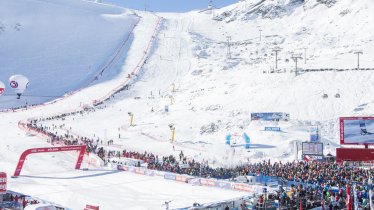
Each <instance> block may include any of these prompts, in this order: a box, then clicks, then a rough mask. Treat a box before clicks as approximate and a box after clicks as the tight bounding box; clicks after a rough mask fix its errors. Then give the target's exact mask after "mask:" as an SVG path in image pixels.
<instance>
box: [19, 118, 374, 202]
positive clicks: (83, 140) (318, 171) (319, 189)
mask: <svg viewBox="0 0 374 210" xmlns="http://www.w3.org/2000/svg"><path fill="white" fill-rule="evenodd" d="M77 113H79V112H77ZM71 114H76V113H71ZM66 116H67V115H61V116H57V117H56V116H55V117H51V118H50V119H56V118H61V119H64V117H66ZM48 119H49V118H48ZM37 122H38V121H37V120H30V121H29V122H28V123H27V124H26V126H27V128H28V129H30V130H34V131H36V132H39V133H43V134H44V135H47V136H49V138H50V141H51V143H52V144H61V145H82V144H85V145H87V152H91V153H94V154H97V155H98V156H99V157H100V158H101V159H103V160H104V162H105V163H108V162H109V161H110V160H111V158H112V157H117V158H118V159H119V160H120V159H121V158H131V159H136V160H141V161H142V162H144V163H146V165H147V168H148V169H152V170H159V171H166V172H172V173H178V174H186V175H191V176H197V177H203V178H216V179H234V178H236V177H239V176H247V175H254V176H269V177H278V178H281V179H282V180H284V181H293V182H297V183H300V184H305V185H304V186H305V187H304V188H303V187H301V189H295V190H294V192H293V191H292V188H291V194H288V195H285V192H280V193H279V194H278V196H279V197H278V198H279V200H280V203H281V204H284V205H296V203H295V202H296V200H297V198H302V199H301V200H302V202H303V205H304V204H305V206H306V207H307V206H308V205H309V206H313V205H316V202H315V201H317V200H318V203H319V204H321V201H323V204H324V205H326V207H329V208H330V209H333V208H340V207H342V206H344V205H345V201H346V195H345V194H344V191H339V192H331V187H337V188H338V189H345V186H346V185H347V184H348V185H352V183H355V184H356V185H357V188H358V189H357V192H358V193H357V199H358V200H359V201H360V203H362V204H363V205H364V206H365V205H366V206H367V203H368V202H367V201H368V194H367V192H368V190H369V189H368V186H369V185H368V183H371V182H372V181H373V178H374V170H372V169H371V170H370V169H365V168H363V167H356V166H349V165H346V164H342V163H337V162H317V161H312V162H304V161H293V162H281V161H279V162H270V160H269V161H262V162H258V163H247V164H244V165H241V166H236V167H233V168H223V167H212V166H210V165H209V164H208V162H207V161H201V162H199V161H196V160H194V159H193V158H188V157H186V156H185V155H184V154H183V152H182V151H181V153H180V154H179V157H175V156H173V155H170V156H165V157H159V156H158V155H155V154H152V153H150V152H143V153H140V152H135V151H128V150H122V151H119V150H110V149H109V147H105V146H106V145H104V144H103V142H102V140H100V139H99V138H97V139H92V138H87V137H78V136H74V135H73V134H71V133H70V132H69V129H66V132H65V133H64V134H58V133H57V132H56V131H55V130H57V129H62V128H64V126H65V125H64V124H63V125H60V126H59V127H58V126H55V125H53V126H52V127H49V126H43V125H41V124H39V125H38V123H37ZM70 129H71V128H70ZM111 144H113V141H111ZM109 145H110V144H109V142H108V146H109ZM138 166H140V164H138ZM370 179H371V180H370ZM307 185H308V187H307ZM309 185H314V186H316V187H314V188H311V187H309ZM299 200H300V199H299Z"/></svg>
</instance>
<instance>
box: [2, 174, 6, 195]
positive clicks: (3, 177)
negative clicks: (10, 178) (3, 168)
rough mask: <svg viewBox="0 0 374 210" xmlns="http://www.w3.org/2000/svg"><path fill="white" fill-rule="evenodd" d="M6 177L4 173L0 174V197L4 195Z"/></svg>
mask: <svg viewBox="0 0 374 210" xmlns="http://www.w3.org/2000/svg"><path fill="white" fill-rule="evenodd" d="M6 185H7V177H6V173H3V172H0V195H1V194H5V193H6V188H7V186H6Z"/></svg>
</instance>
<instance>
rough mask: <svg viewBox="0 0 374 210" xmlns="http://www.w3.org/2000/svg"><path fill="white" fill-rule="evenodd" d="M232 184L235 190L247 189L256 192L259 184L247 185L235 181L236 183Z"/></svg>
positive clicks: (246, 190)
mask: <svg viewBox="0 0 374 210" xmlns="http://www.w3.org/2000/svg"><path fill="white" fill-rule="evenodd" d="M231 186H232V189H234V190H239V191H245V192H249V193H256V192H257V188H258V186H257V185H247V184H243V183H235V184H232V185H231Z"/></svg>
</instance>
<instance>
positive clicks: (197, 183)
mask: <svg viewBox="0 0 374 210" xmlns="http://www.w3.org/2000/svg"><path fill="white" fill-rule="evenodd" d="M188 183H189V184H192V185H199V186H200V185H201V182H200V178H195V179H189V180H188Z"/></svg>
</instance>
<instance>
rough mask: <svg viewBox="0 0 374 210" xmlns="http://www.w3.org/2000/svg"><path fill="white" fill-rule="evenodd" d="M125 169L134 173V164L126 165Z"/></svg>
mask: <svg viewBox="0 0 374 210" xmlns="http://www.w3.org/2000/svg"><path fill="white" fill-rule="evenodd" d="M127 170H128V171H129V172H132V173H135V167H134V166H128V167H127Z"/></svg>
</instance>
